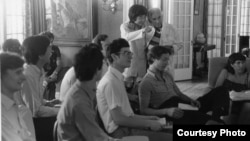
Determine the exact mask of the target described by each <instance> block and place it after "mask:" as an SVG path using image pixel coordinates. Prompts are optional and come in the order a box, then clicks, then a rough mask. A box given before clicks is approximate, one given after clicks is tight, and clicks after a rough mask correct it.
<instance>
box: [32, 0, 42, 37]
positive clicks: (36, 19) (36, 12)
mask: <svg viewBox="0 0 250 141" xmlns="http://www.w3.org/2000/svg"><path fill="white" fill-rule="evenodd" d="M31 4H32V24H33V34H34V35H36V34H39V33H40V32H42V31H44V30H46V21H45V14H46V12H45V0H32V1H31Z"/></svg>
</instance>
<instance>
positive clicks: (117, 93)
mask: <svg viewBox="0 0 250 141" xmlns="http://www.w3.org/2000/svg"><path fill="white" fill-rule="evenodd" d="M107 58H108V60H109V62H110V66H109V68H108V71H107V73H106V74H105V75H104V76H103V78H102V79H101V80H100V81H99V84H98V86H97V105H98V111H99V113H100V117H101V119H102V121H103V124H104V127H105V129H106V131H107V132H108V133H109V134H110V135H111V136H112V137H116V138H121V137H124V136H130V135H144V136H148V137H149V139H150V140H157V141H160V140H162V141H163V140H164V141H167V140H171V138H172V137H171V135H170V134H167V133H163V132H153V131H160V130H161V129H162V127H163V125H162V124H160V123H159V122H158V117H155V116H143V115H136V114H134V112H133V110H132V109H131V106H130V104H129V100H128V95H127V93H126V89H125V85H124V82H123V75H122V73H123V71H124V69H125V68H127V67H129V66H130V63H131V58H132V53H131V51H130V50H129V43H128V42H127V41H126V40H125V39H121V38H119V39H116V40H114V41H113V42H112V43H111V44H110V45H109V46H108V49H107ZM145 129H150V130H153V131H150V130H145Z"/></svg>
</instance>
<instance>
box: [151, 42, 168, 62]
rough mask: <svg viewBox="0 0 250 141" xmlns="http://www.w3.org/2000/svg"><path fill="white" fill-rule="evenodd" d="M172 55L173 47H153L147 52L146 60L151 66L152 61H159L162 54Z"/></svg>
mask: <svg viewBox="0 0 250 141" xmlns="http://www.w3.org/2000/svg"><path fill="white" fill-rule="evenodd" d="M166 53H167V54H169V55H172V54H173V46H168V45H167V46H154V47H153V48H151V49H150V50H149V54H148V59H149V63H150V64H152V63H153V62H154V61H153V60H154V59H160V58H161V56H162V54H166Z"/></svg>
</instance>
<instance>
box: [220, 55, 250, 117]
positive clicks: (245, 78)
mask: <svg viewBox="0 0 250 141" xmlns="http://www.w3.org/2000/svg"><path fill="white" fill-rule="evenodd" d="M219 86H223V87H224V88H225V89H226V90H227V91H228V92H230V91H236V92H244V91H246V90H250V76H249V71H248V70H247V68H246V57H245V56H244V55H242V54H241V53H233V54H231V55H230V56H229V58H228V62H227V65H226V66H225V68H224V69H223V70H222V71H221V73H220V75H219V77H218V80H217V82H216V87H219ZM248 102H249V101H237V102H236V101H233V102H232V105H231V114H232V115H236V116H239V115H240V114H241V110H242V107H247V105H246V104H248Z"/></svg>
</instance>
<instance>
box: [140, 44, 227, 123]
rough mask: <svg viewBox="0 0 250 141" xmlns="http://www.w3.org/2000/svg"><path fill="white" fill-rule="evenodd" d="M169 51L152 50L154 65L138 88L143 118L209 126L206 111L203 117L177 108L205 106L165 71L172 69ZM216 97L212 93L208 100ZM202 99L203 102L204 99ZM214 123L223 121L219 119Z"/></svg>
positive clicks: (209, 117)
mask: <svg viewBox="0 0 250 141" xmlns="http://www.w3.org/2000/svg"><path fill="white" fill-rule="evenodd" d="M170 48H171V46H170V47H166V46H155V47H153V48H152V49H151V50H150V53H149V54H150V63H151V65H150V67H149V69H148V72H147V74H146V75H145V77H144V78H143V80H142V82H141V84H140V86H139V101H140V110H141V112H142V113H143V114H147V115H157V116H164V117H166V118H167V119H169V120H172V121H173V122H174V124H206V122H207V121H208V120H210V119H212V117H211V116H209V115H207V114H205V112H207V111H205V110H204V113H203V112H200V111H183V110H181V109H180V108H178V104H179V103H186V104H191V105H193V106H197V107H200V106H202V108H203V106H204V105H203V103H200V102H199V101H196V100H193V99H191V98H189V97H188V96H186V95H184V94H183V93H182V92H181V91H180V90H179V88H178V87H177V85H176V84H175V82H174V80H173V78H172V76H171V75H170V74H169V73H168V72H167V71H164V68H165V67H166V66H167V65H169V63H168V62H169V57H170V55H171V54H172V52H171V49H170ZM226 94H227V93H225V95H226ZM214 95H215V94H214V93H210V94H208V95H207V96H209V98H210V97H212V96H214ZM221 95H222V94H221ZM207 96H206V97H207ZM201 99H202V100H203V98H201ZM203 101H204V100H203ZM203 109H204V108H203ZM207 109H209V108H206V110H207ZM215 120H218V121H220V120H219V119H217V118H215Z"/></svg>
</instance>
